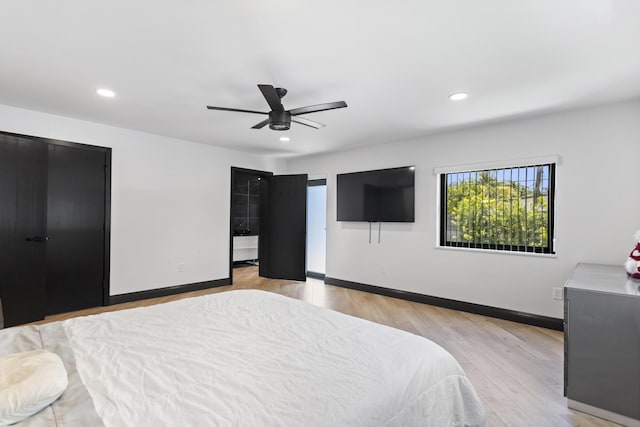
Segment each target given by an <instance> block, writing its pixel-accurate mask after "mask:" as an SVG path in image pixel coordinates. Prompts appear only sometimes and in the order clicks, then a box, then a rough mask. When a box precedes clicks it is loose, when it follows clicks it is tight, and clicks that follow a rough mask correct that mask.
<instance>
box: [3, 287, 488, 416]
mask: <svg viewBox="0 0 640 427" xmlns="http://www.w3.org/2000/svg"><path fill="white" fill-rule="evenodd" d="M29 328H36V329H43V330H45V331H46V330H48V329H49V330H50V329H55V330H56V331H57V334H58V340H57V341H58V344H57V346H58V347H67V350H66V351H67V353H70V356H71V357H72V360H73V362H74V366H73V367H72V371H73V372H75V373H76V374H77V376H78V377H79V378H78V379H79V380H81V383H82V386H84V387H85V388H86V394H87V395H88V396H90V402H88V403H90V405H92V407H91V408H88V407H87V400H86V399H85V400H82V399H80V400H79V402H81V403H82V402H84V409H83V411H84V412H87V413H90V414H91V416H93V414H94V413H95V414H97V417H98V418H99V420H100V422H101V423H104V425H105V426H118V427H119V426H177V425H181V426H187V425H193V426H196V425H197V426H202V425H211V426H318V427H320V426H354V427H355V426H363V427H364V426H366V427H372V426H398V427H400V426H402V427H410V426H438V427H440V426H481V425H484V424H485V414H484V409H483V406H482V403H481V402H480V400H479V398H478V396H477V394H476V392H475V390H474V388H473V386H472V385H471V383H470V382H469V380H468V378H467V377H466V376H465V374H464V371H463V370H462V368H461V367H460V365H459V364H458V363H457V361H456V360H455V359H454V358H453V357H452V356H451V355H450V354H449V353H448V352H447V351H446V350H444V349H443V348H442V347H440V346H439V345H437V344H435V343H433V342H431V341H429V340H427V339H425V338H423V337H419V336H416V335H413V334H410V333H407V332H404V331H400V330H397V329H394V328H390V327H387V326H383V325H379V324H376V323H373V322H369V321H366V320H363V319H359V318H355V317H352V316H347V315H344V314H341V313H338V312H335V311H331V310H328V309H325V308H321V307H317V306H313V305H311V304H307V303H305V302H302V301H299V300H295V299H291V298H287V297H283V296H281V295H277V294H272V293H268V292H263V291H257V290H238V291H230V292H224V293H218V294H214V295H208V296H202V297H197V298H188V299H182V300H178V301H174V302H170V303H166V304H160V305H155V306H150V307H143V308H136V309H130V310H122V311H117V312H109V313H103V314H99V315H94V316H87V317H80V318H74V319H69V320H65V321H63V322H55V323H53V324H48V325H43V326H41V327H33V326H32V327H29ZM12 329H14V330H18V331H20V330H23V329H22V328H12ZM8 331H11V329H10V330H8ZM8 331H3V333H6V332H8ZM31 332H32V333H33V329H31ZM12 333H14V334H15V333H16V332H12ZM61 334H62V335H63V337H61V336H60V335H61ZM2 343H3V341H2V333H0V345H1V344H2ZM61 343H62V344H61ZM69 349H70V350H71V351H70V352H69ZM65 394H66V392H65ZM65 394H63V396H62V398H61V399H59V400H58V401H57V404H58V405H59V402H65ZM75 400H78V398H77V397H76V399H75ZM55 405H56V403H54V405H52V406H54V407H55ZM67 406H73V405H67ZM83 411H76V412H78V413H80V412H83ZM38 415H39V414H38ZM75 416H76V417H78V416H79V415H78V414H76V415H75ZM52 425H57V424H52ZM59 425H74V424H59ZM79 425H94V424H79Z"/></svg>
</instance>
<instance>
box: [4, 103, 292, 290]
mask: <svg viewBox="0 0 640 427" xmlns="http://www.w3.org/2000/svg"><path fill="white" fill-rule="evenodd" d="M0 130H2V131H6V132H14V133H20V134H26V135H35V136H41V137H47V138H53V139H60V140H65V141H72V142H80V143H84V144H91V145H98V146H102V147H112V149H113V150H112V190H111V291H110V293H111V295H117V294H123V293H129V292H137V291H143V290H149V289H155V288H162V287H166V286H174V285H181V284H187V283H194V282H201V281H207V280H215V279H223V278H227V277H229V209H230V207H229V204H230V186H231V183H230V177H231V172H230V167H231V166H238V167H245V168H251V169H260V170H267V171H273V172H281V171H282V170H283V167H284V162H283V161H276V160H273V159H269V158H266V157H263V156H255V155H250V154H246V153H242V152H236V151H232V150H225V149H221V148H217V147H211V146H208V145H204V144H196V143H192V142H187V141H181V140H177V139H173V138H166V137H161V136H157V135H152V134H148V133H143V132H135V131H131V130H127V129H121V128H116V127H112V126H105V125H100V124H96V123H91V122H86V121H81V120H75V119H71V118H66V117H61V116H54V115H50V114H44V113H40V112H35V111H29V110H24V109H19V108H14V107H9V106H3V105H0ZM178 263H184V272H178Z"/></svg>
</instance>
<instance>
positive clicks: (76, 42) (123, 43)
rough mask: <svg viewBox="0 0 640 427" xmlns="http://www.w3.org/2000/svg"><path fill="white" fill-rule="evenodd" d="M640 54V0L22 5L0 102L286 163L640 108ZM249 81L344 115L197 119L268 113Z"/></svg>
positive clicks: (1, 54) (13, 19) (294, 103)
mask: <svg viewBox="0 0 640 427" xmlns="http://www.w3.org/2000/svg"><path fill="white" fill-rule="evenodd" d="M638 46H640V2H639V1H638V0H528V1H513V0H484V1H477V0H448V1H444V0H398V1H381V0H373V1H371V0H367V1H365V0H354V1H337V0H324V1H307V0H298V1H294V0H272V1H265V0H244V1H215V0H208V1H206V0H198V1H195V0H183V1H178V0H135V1H130V0H129V1H125V0H110V1H107V0H103V1H86V0H75V1H74V0H59V1H51V0H20V1H12V2H3V5H2V12H1V14H0V103H2V104H7V105H13V106H18V107H23V108H28V109H33V110H39V111H44V112H49V113H54V114H59V115H64V116H69V117H75V118H80V119H84V120H90V121H94V122H99V123H105V124H110V125H115V126H120V127H125V128H130V129H136V130H142V131H146V132H151V133H155V134H159V135H166V136H172V137H176V138H182V139H186V140H191V141H197V142H202V143H207V144H212V145H218V146H225V147H229V148H234V149H240V150H247V151H253V152H256V153H264V154H275V155H282V156H296V155H303V154H309V153H317V152H323V151H330V150H340V149H346V148H349V147H355V146H362V145H367V144H376V143H381V142H387V141H393V140H400V139H405V138H411V137H416V136H420V135H423V134H428V133H433V132H437V131H441V130H444V129H449V128H453V127H459V126H469V125H473V124H476V123H481V122H487V121H494V120H503V119H507V118H511V117H517V116H523V115H532V114H540V113H544V112H548V111H556V110H561V109H568V108H575V107H580V106H587V105H594V104H599V103H604V102H611V101H616V100H621V99H630V98H635V97H639V96H640V53H639V52H640V50H639V49H640V48H639V47H638ZM258 83H264V84H273V85H274V86H281V87H285V88H287V89H288V90H289V94H288V95H287V96H286V97H285V98H284V99H283V103H284V105H285V108H295V107H300V106H304V105H309V104H318V103H324V102H332V101H338V100H345V101H346V102H347V103H348V104H349V107H348V108H344V109H338V110H332V111H325V112H319V113H313V114H309V115H307V116H305V117H307V118H309V119H312V120H316V121H319V122H321V123H324V124H326V125H327V127H326V128H323V129H320V130H315V129H311V128H308V127H305V126H300V125H295V124H293V125H292V128H291V130H290V131H287V132H286V135H287V136H289V137H290V138H291V141H290V142H288V143H282V142H280V141H279V137H280V136H283V133H282V132H277V131H273V130H270V129H268V127H265V128H263V129H261V130H254V129H250V127H251V126H252V125H254V124H255V123H257V122H259V121H261V120H262V119H264V116H260V115H252V114H243V113H231V112H222V111H208V110H206V108H205V106H206V105H216V106H226V107H234V108H243V109H254V110H263V111H267V110H268V107H267V104H266V102H265V100H264V98H263V97H262V95H261V94H260V92H259V90H258V88H257V87H256V84H258ZM97 87H108V88H111V89H113V90H114V91H116V93H117V96H116V97H115V98H113V99H105V98H101V97H98V96H97V95H96V94H95V90H96V88H97ZM457 91H465V92H468V93H469V95H470V96H469V98H468V99H467V100H465V101H459V102H452V101H450V100H449V99H448V95H449V94H451V93H453V92H457Z"/></svg>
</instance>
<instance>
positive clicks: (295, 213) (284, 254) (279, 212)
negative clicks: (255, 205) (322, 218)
mask: <svg viewBox="0 0 640 427" xmlns="http://www.w3.org/2000/svg"><path fill="white" fill-rule="evenodd" d="M262 181H263V183H262V184H261V186H260V190H261V193H260V198H261V204H262V212H261V215H260V240H259V246H260V247H259V251H260V252H259V254H258V256H259V258H260V267H259V270H260V276H263V277H268V278H271V279H287V280H299V281H305V280H306V241H307V175H274V176H270V177H267V179H263V180H262ZM264 181H266V185H265V182H264Z"/></svg>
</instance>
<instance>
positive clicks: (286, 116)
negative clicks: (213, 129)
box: [207, 85, 347, 131]
mask: <svg viewBox="0 0 640 427" xmlns="http://www.w3.org/2000/svg"><path fill="white" fill-rule="evenodd" d="M258 89H260V92H262V96H264V99H265V100H266V101H267V104H269V107H270V108H271V111H269V112H264V111H254V110H242V109H239V108H227V107H213V106H210V105H207V109H209V110H220V111H235V112H238V113H251V114H266V115H268V116H269V118H268V119H265V120H263V121H261V122H259V123H256V124H255V125H254V126H252V127H251V129H262V128H263V127H265V126H266V125H269V129H273V130H280V131H281V130H289V128H290V127H291V122H293V123H298V124H300V125H304V126H308V127H311V128H314V129H320V128H322V127H324V126H325V125H323V124H322V123H318V122H316V121H313V120H309V119H306V118H304V117H298V116H300V115H301V114H309V113H316V112H319V111H326V110H334V109H336V108H344V107H346V106H347V103H346V102H344V101H337V102H329V103H326V104H317V105H309V106H306V107H300V108H294V109H293V110H285V109H284V106H283V105H282V98H283V97H284V96H285V95H286V94H287V90H286V89H284V88H281V87H273V86H272V85H258Z"/></svg>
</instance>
